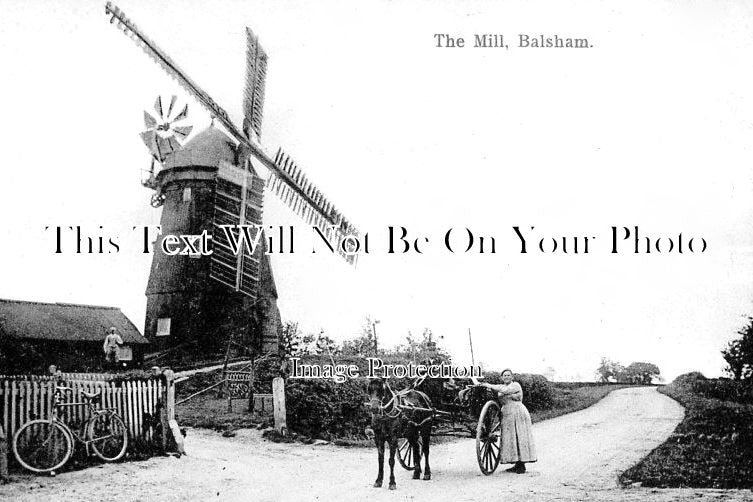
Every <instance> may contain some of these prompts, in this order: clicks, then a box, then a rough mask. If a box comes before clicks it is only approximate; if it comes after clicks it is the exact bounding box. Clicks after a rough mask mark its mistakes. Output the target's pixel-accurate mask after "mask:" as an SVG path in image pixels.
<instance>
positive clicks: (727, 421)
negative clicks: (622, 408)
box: [620, 373, 753, 488]
mask: <svg viewBox="0 0 753 502" xmlns="http://www.w3.org/2000/svg"><path fill="white" fill-rule="evenodd" d="M660 392H662V393H664V394H666V395H668V396H670V397H672V398H673V399H675V400H677V401H678V402H679V403H680V404H682V405H683V406H684V407H685V409H686V412H685V418H684V420H683V421H682V423H680V425H678V427H677V429H676V430H675V431H674V433H673V434H672V435H671V436H670V437H669V438H668V439H667V440H666V441H665V442H664V443H663V444H662V445H660V446H659V447H658V448H656V449H655V450H653V451H652V452H651V453H650V454H649V455H648V456H647V457H646V458H644V459H643V460H642V461H641V462H639V463H638V464H637V465H635V466H633V467H632V468H630V469H628V470H627V471H625V472H624V473H623V474H622V476H621V477H620V480H621V481H622V482H623V483H625V484H629V483H633V482H641V483H642V484H643V486H650V487H693V488H753V405H751V404H748V403H749V396H750V384H749V383H748V384H745V383H740V382H731V381H728V380H707V379H705V378H703V376H702V375H700V374H697V373H696V374H688V375H683V376H681V377H678V378H677V379H676V380H675V381H674V382H672V384H670V385H667V386H666V387H663V388H660ZM730 398H733V399H738V400H740V401H743V402H737V401H733V400H730Z"/></svg>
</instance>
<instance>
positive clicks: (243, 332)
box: [144, 127, 281, 353]
mask: <svg viewBox="0 0 753 502" xmlns="http://www.w3.org/2000/svg"><path fill="white" fill-rule="evenodd" d="M237 161H238V159H237V153H236V149H235V147H234V145H233V144H232V142H231V141H230V140H229V138H228V137H227V136H226V135H225V134H224V133H222V132H221V131H219V130H218V129H216V128H214V127H209V128H208V129H206V130H204V131H202V132H200V133H198V134H197V135H196V136H195V137H194V138H193V139H192V140H191V141H189V142H188V143H186V144H185V145H184V146H183V147H181V148H179V149H177V150H176V151H175V152H173V153H172V154H170V155H169V156H168V157H167V158H166V159H165V161H164V163H163V165H162V169H161V170H160V171H159V172H158V173H157V175H156V176H155V178H154V179H153V180H152V182H151V183H152V185H153V188H154V189H155V190H156V193H158V194H160V202H161V203H162V216H161V220H160V225H161V226H162V233H163V234H164V235H199V234H201V233H202V231H204V230H206V231H207V232H208V233H209V234H210V235H212V230H213V223H214V218H215V199H216V186H217V172H218V169H219V167H220V165H221V164H222V163H223V162H226V163H230V164H233V165H236V163H237ZM161 239H162V237H160V238H159V239H158V240H157V242H156V245H155V251H154V258H153V261H152V268H151V272H150V274H149V283H148V285H147V288H146V297H147V308H146V325H145V327H144V335H145V336H146V338H147V339H148V340H149V341H150V342H152V343H153V344H154V347H153V348H154V349H156V350H162V349H165V348H169V347H174V346H177V345H183V344H186V343H189V342H190V343H191V344H192V345H193V346H195V347H196V348H197V349H198V350H199V351H205V350H217V349H219V348H221V347H224V344H225V343H226V342H227V340H228V337H229V336H230V335H233V337H234V341H236V342H238V343H241V344H243V345H245V346H247V347H248V346H252V347H254V349H255V350H256V351H257V353H260V352H263V353H266V352H276V351H277V340H278V334H279V332H280V330H281V324H280V312H279V310H278V308H277V290H276V288H275V282H274V277H273V276H272V269H271V267H270V263H269V257H268V256H267V255H265V254H263V253H261V252H260V251H261V246H260V247H259V250H258V251H257V256H256V258H257V259H258V261H259V283H258V289H257V298H256V299H254V298H252V297H251V296H249V295H247V294H244V293H242V292H236V291H233V290H232V289H231V288H228V287H227V286H226V285H224V284H222V283H219V282H217V281H215V280H212V278H211V277H210V269H211V261H212V260H211V258H210V257H209V256H200V255H196V256H191V255H183V256H180V255H176V256H169V255H166V254H164V253H163V252H162V251H161V246H160V241H161Z"/></svg>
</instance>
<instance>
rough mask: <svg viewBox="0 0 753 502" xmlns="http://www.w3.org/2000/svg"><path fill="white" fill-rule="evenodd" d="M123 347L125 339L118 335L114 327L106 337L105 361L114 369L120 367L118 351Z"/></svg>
mask: <svg viewBox="0 0 753 502" xmlns="http://www.w3.org/2000/svg"><path fill="white" fill-rule="evenodd" d="M121 345H123V339H122V338H120V335H119V334H117V333H116V330H115V328H114V327H113V328H110V329H109V330H108V333H107V336H106V337H105V344H104V350H105V360H106V361H107V363H108V365H109V366H110V367H112V368H115V367H117V365H118V349H119V348H120V346H121Z"/></svg>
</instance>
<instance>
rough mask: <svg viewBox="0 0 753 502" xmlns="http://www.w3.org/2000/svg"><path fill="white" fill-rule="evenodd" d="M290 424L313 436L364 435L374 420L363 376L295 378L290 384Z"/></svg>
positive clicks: (286, 391) (288, 397)
mask: <svg viewBox="0 0 753 502" xmlns="http://www.w3.org/2000/svg"><path fill="white" fill-rule="evenodd" d="M285 394H286V396H285V397H286V407H287V410H288V426H289V427H290V428H291V429H293V430H296V431H298V432H301V433H304V434H308V435H309V436H312V437H317V436H319V437H323V438H325V439H329V437H330V435H334V436H337V437H363V436H364V429H365V428H366V426H367V425H369V424H370V423H371V414H370V413H369V411H368V409H367V407H366V406H364V405H363V403H364V402H365V401H366V395H365V387H364V382H363V380H348V381H346V382H345V383H342V384H338V383H335V382H333V381H332V380H294V379H290V380H288V381H287V384H286V390H285Z"/></svg>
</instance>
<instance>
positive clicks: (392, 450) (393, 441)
mask: <svg viewBox="0 0 753 502" xmlns="http://www.w3.org/2000/svg"><path fill="white" fill-rule="evenodd" d="M389 443H390V490H394V489H395V488H397V485H396V484H395V452H396V451H397V435H394V434H393V435H392V436H391V437H390V439H389Z"/></svg>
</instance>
